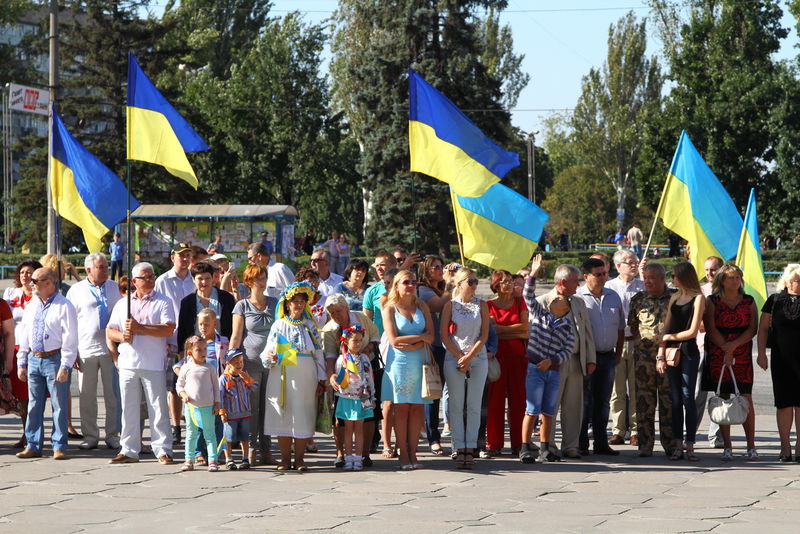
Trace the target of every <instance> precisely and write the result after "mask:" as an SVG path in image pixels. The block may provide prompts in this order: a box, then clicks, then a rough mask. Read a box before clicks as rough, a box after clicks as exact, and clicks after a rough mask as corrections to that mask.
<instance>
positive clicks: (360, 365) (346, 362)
mask: <svg viewBox="0 0 800 534" xmlns="http://www.w3.org/2000/svg"><path fill="white" fill-rule="evenodd" d="M363 338H364V327H363V326H361V325H360V324H356V325H353V326H351V327H350V328H345V329H344V330H343V331H342V337H341V342H342V354H341V356H340V357H339V358H337V359H336V377H332V380H331V382H332V385H333V388H334V389H335V390H336V394H337V395H338V396H339V402H338V403H337V404H336V417H337V418H339V419H342V420H343V421H344V452H345V464H344V468H345V470H348V471H361V469H363V464H362V456H363V454H364V419H366V418H368V417H372V409H373V408H374V407H375V382H374V379H373V376H372V366H371V365H370V363H369V356H367V355H366V354H360V349H361V340H362V339H363ZM354 441H355V443H354Z"/></svg>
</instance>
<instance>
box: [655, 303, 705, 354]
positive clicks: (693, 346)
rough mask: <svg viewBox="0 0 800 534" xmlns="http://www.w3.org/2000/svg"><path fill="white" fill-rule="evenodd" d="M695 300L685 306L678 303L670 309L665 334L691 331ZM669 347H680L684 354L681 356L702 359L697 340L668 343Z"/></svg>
mask: <svg viewBox="0 0 800 534" xmlns="http://www.w3.org/2000/svg"><path fill="white" fill-rule="evenodd" d="M695 298H697V297H695ZM695 298H693V299H691V300H690V301H689V302H687V303H685V304H678V303H677V301H676V302H673V303H672V306H671V307H670V309H669V312H670V317H669V324H667V325H665V327H664V333H665V334H677V333H678V332H683V331H684V330H688V329H689V326H691V324H692V317H693V316H694V301H695ZM667 346H668V347H678V346H680V347H681V353H682V354H681V356H683V355H686V356H691V357H692V358H699V357H700V351H699V349H698V348H697V339H696V338H692V339H687V340H686V341H669V342H667Z"/></svg>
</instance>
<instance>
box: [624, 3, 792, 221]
mask: <svg viewBox="0 0 800 534" xmlns="http://www.w3.org/2000/svg"><path fill="white" fill-rule="evenodd" d="M656 7H657V8H659V6H658V5H656ZM661 7H663V6H661ZM666 13H667V15H666V16H665V17H664V18H663V20H674V14H671V12H669V11H667V12H666ZM781 17H782V11H781V8H780V5H779V2H778V1H771V0H765V1H758V2H739V1H736V0H697V1H694V2H692V5H691V8H690V10H689V14H688V16H687V17H686V18H685V19H682V21H683V23H682V24H680V25H678V28H679V33H678V34H677V35H675V31H674V30H669V31H672V34H673V37H672V38H671V43H672V44H671V46H670V47H669V48H667V49H666V50H665V55H666V56H667V59H668V61H669V65H670V73H669V78H670V80H671V82H672V83H671V86H672V89H671V91H670V94H669V96H668V97H667V98H666V100H665V102H664V107H663V112H661V113H656V114H654V115H653V116H651V117H650V120H649V121H648V131H647V132H646V133H645V139H646V140H648V141H652V144H651V145H650V146H649V147H648V149H647V150H646V151H645V152H644V153H643V154H642V158H641V165H640V169H639V180H640V181H641V182H642V183H643V184H647V183H650V184H653V183H658V182H659V178H660V182H661V184H663V178H664V176H665V174H666V171H667V170H668V169H669V165H670V161H671V158H672V155H673V153H674V150H675V146H676V144H677V140H678V137H679V135H680V132H681V130H686V132H687V133H688V134H689V137H690V138H691V139H692V142H693V143H694V144H695V146H696V147H697V149H698V150H699V151H700V153H701V154H702V156H703V158H704V159H705V161H706V162H707V163H708V165H709V166H710V167H711V169H712V170H713V171H714V173H715V174H716V176H717V178H719V180H720V182H721V183H722V184H723V186H725V188H726V189H727V191H728V193H729V194H730V195H731V197H732V198H733V201H734V204H736V206H737V207H739V208H740V209H742V210H743V209H744V206H745V205H746V203H747V198H748V195H749V192H750V188H751V187H756V188H757V190H758V194H759V201H760V203H761V204H762V205H770V206H785V207H786V208H787V211H784V212H782V211H781V210H761V211H760V214H761V216H762V219H763V220H766V222H767V224H766V225H764V224H763V223H762V228H764V227H769V228H771V229H772V230H773V231H777V230H779V229H780V230H785V227H782V226H783V225H784V224H786V223H787V222H788V219H789V217H791V214H796V213H797V211H796V207H793V206H796V203H794V204H793V205H791V204H787V202H790V201H791V199H793V198H795V197H794V196H793V195H794V191H796V185H797V178H796V176H795V173H796V171H795V170H794V168H795V167H796V165H795V161H796V160H795V158H796V156H795V155H794V154H796V149H797V148H798V145H797V143H796V139H797V134H795V133H794V132H795V131H796V130H797V122H796V121H797V118H798V117H797V114H796V113H797V112H796V111H795V109H796V103H797V89H796V84H797V82H796V73H795V72H794V71H793V70H792V69H790V68H789V67H788V66H787V65H783V64H781V63H780V62H778V61H776V60H775V59H774V57H773V55H774V54H775V53H776V52H777V51H778V50H779V48H780V45H781V40H782V39H784V38H785V37H786V36H787V30H786V28H784V27H782V25H781ZM656 18H657V20H659V17H658V16H657V17H656ZM662 33H663V32H662ZM793 107H794V109H793ZM779 150H780V154H779V152H778V151H779ZM641 187H642V188H647V185H644V186H641ZM662 187H663V185H662ZM660 189H661V187H658V188H657V190H658V191H660ZM649 200H650V202H651V203H652V202H655V203H657V202H658V197H657V196H655V195H653V196H651V198H650V199H649ZM651 205H652V204H651ZM781 227H782V228H781ZM737 231H738V230H737ZM762 231H763V230H762Z"/></svg>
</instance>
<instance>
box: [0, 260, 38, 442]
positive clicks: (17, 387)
mask: <svg viewBox="0 0 800 534" xmlns="http://www.w3.org/2000/svg"><path fill="white" fill-rule="evenodd" d="M41 268H42V264H41V263H39V262H38V261H36V260H24V261H23V262H21V263H20V264H19V265H17V269H16V270H15V271H14V287H9V288H8V289H6V292H5V293H4V294H3V299H4V300H5V301H6V302H7V303H8V305H9V306H10V307H11V314H12V315H13V318H14V337H15V338H16V343H17V345H16V346H15V347H14V358H13V362H12V366H11V369H9V370H8V375H9V379H10V380H11V390H12V393H13V394H14V397H16V399H17V400H18V401H19V403H20V406H21V408H20V412H21V413H20V414H19V416H20V417H21V418H22V429H23V433H22V438H20V440H19V441H17V442H16V443H15V444H14V448H16V449H21V448H23V447H25V445H27V443H26V442H25V419H26V416H27V414H28V411H27V410H28V384H27V383H25V382H23V381H22V380H20V379H19V377H18V376H17V349H18V348H19V340H20V338H21V337H22V332H20V326H19V324H20V322H21V321H22V314H23V312H24V311H25V306H26V305H27V304H28V302H29V301H30V300H31V298H32V297H33V288H32V287H31V283H30V282H31V277H32V276H33V272H34V271H35V270H36V269H41Z"/></svg>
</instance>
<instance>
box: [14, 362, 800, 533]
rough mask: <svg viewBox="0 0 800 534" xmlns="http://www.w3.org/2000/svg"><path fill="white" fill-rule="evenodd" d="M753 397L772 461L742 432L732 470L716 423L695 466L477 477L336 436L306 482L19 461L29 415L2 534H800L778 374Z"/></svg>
mask: <svg viewBox="0 0 800 534" xmlns="http://www.w3.org/2000/svg"><path fill="white" fill-rule="evenodd" d="M73 382H76V381H73ZM74 388H75V384H74V383H73V389H74ZM754 401H755V404H756V412H757V414H758V415H757V422H756V428H757V446H758V449H759V452H760V454H761V457H762V460H761V461H760V462H745V461H744V459H743V458H742V457H741V453H743V452H744V448H745V444H744V439H743V435H742V431H741V428H738V429H734V436H735V438H734V439H735V441H734V451H735V453H736V454H737V458H736V460H735V461H734V462H732V463H730V464H726V463H723V462H721V461H720V459H719V457H720V451H719V450H713V449H710V448H708V445H707V444H706V440H705V433H704V432H705V429H706V428H707V418H706V419H705V420H704V422H703V424H702V426H701V428H702V430H701V433H700V434H699V436H698V452H699V456H700V457H701V461H700V462H698V463H696V464H692V463H689V462H686V461H681V462H671V461H669V460H667V459H666V458H665V457H664V456H663V453H658V452H657V454H656V456H654V457H652V458H638V456H637V455H636V451H635V450H634V448H632V447H630V446H628V445H625V446H621V447H619V449H620V450H621V451H622V454H621V455H620V456H618V457H613V458H611V457H607V458H600V457H591V456H590V457H588V458H586V459H584V460H580V461H564V462H560V463H550V464H541V463H537V464H534V465H530V466H528V465H522V464H520V463H519V462H518V461H516V460H515V459H514V458H512V457H511V456H510V455H509V454H508V450H507V449H506V451H505V452H506V454H504V455H503V456H500V457H499V458H495V459H491V460H478V461H477V462H478V463H477V466H476V469H475V470H474V471H461V470H455V469H453V468H452V465H451V461H450V460H449V459H446V458H437V457H433V456H430V455H428V454H423V455H421V459H422V462H423V463H424V464H425V468H424V469H421V470H417V471H411V472H401V471H399V470H398V469H397V467H398V464H397V460H386V459H382V458H379V455H375V456H374V460H375V467H374V468H372V469H369V470H365V471H363V472H360V473H352V472H343V471H340V470H337V469H334V468H333V467H332V465H331V464H332V460H333V451H332V448H333V447H332V443H331V440H330V438H329V437H325V436H318V445H319V446H320V453H318V454H311V455H308V456H307V461H308V464H309V465H310V467H311V469H310V470H309V471H308V472H306V473H299V472H296V471H291V472H286V473H278V472H277V471H275V469H274V468H271V467H262V466H259V467H258V468H257V469H254V470H251V471H250V472H240V471H236V472H226V471H222V472H218V473H207V472H205V471H195V472H192V473H181V472H180V464H179V463H176V464H175V465H172V466H161V465H159V464H158V463H157V462H156V461H155V459H154V458H153V457H152V456H143V459H142V461H141V462H140V463H138V464H128V465H120V466H111V465H108V463H107V461H108V459H109V458H111V456H112V455H113V452H112V451H110V450H108V449H104V448H101V449H98V450H95V451H81V450H79V449H78V448H77V442H72V443H71V447H70V449H69V451H68V452H69V455H70V459H69V460H67V461H63V462H57V461H53V460H52V458H50V457H49V456H51V454H52V451H51V450H50V448H49V446H48V445H46V447H45V451H44V452H45V455H46V457H44V458H41V459H34V460H20V459H17V458H16V457H15V456H14V454H13V453H14V452H15V450H14V449H12V448H11V444H12V443H13V442H14V441H16V440H17V439H18V438H19V434H20V423H19V419H18V418H16V417H13V416H2V417H0V533H4V532H10V533H20V532H26V533H39V532H43V533H44V532H46V533H48V534H59V533H73V532H143V531H147V532H155V533H158V532H211V531H213V532H225V531H237V532H309V533H317V532H320V533H321V532H347V533H350V534H352V532H354V531H355V530H357V529H359V530H360V529H363V530H364V531H365V532H376V533H386V534H392V533H398V534H411V533H414V534H424V533H428V532H430V533H436V534H444V533H449V532H458V533H459V534H460V533H481V534H482V533H488V532H508V533H517V532H519V533H529V532H552V533H561V532H565V533H583V532H587V531H590V530H591V531H592V532H600V533H602V532H613V533H615V534H620V533H628V532H630V533H634V532H635V533H639V532H647V533H662V532H663V533H683V532H713V533H715V534H717V533H723V534H738V533H752V532H756V531H758V532H760V533H771V532H796V531H795V529H796V528H797V525H798V524H800V505H798V502H800V465H798V464H780V463H778V462H777V460H776V458H777V455H778V436H777V431H776V426H775V417H774V408H773V407H772V393H771V385H770V380H769V373H764V372H761V371H760V370H756V384H755V387H754ZM100 408H101V411H102V403H100ZM73 413H74V414H77V413H78V406H77V396H74V397H73ZM75 420H76V423H77V415H76V417H75ZM47 433H48V435H49V430H48V432H47ZM176 460H178V461H181V460H182V452H179V453H177V458H176Z"/></svg>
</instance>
